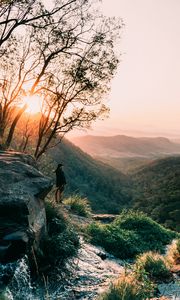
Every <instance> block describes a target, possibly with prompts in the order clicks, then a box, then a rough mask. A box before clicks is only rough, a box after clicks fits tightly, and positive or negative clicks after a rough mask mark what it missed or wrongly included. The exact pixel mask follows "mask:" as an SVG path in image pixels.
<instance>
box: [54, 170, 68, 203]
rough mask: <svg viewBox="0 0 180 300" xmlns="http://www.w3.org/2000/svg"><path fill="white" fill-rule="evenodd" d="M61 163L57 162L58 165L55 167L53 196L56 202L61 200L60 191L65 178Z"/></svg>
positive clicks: (61, 191)
mask: <svg viewBox="0 0 180 300" xmlns="http://www.w3.org/2000/svg"><path fill="white" fill-rule="evenodd" d="M62 167H63V165H62V164H58V167H57V169H56V171H55V172H56V187H57V189H56V193H55V198H56V202H57V203H61V202H62V193H63V191H64V186H65V185H66V178H65V175H64V172H63V170H62Z"/></svg>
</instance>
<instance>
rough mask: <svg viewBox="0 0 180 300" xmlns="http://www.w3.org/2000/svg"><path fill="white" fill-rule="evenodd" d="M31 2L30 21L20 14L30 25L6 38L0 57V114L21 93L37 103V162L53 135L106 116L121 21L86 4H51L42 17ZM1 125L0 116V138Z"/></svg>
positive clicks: (19, 98) (79, 0)
mask: <svg viewBox="0 0 180 300" xmlns="http://www.w3.org/2000/svg"><path fill="white" fill-rule="evenodd" d="M28 2H29V1H28ZM36 2H37V1H35V0H34V1H32V8H31V7H29V11H30V13H31V15H33V18H34V19H33V20H31V19H32V18H30V17H29V16H28V17H27V16H25V17H24V14H23V20H24V23H25V24H26V25H28V24H31V25H30V26H26V28H25V29H24V30H25V31H24V32H23V34H22V33H20V32H19V31H17V33H16V35H14V34H12V35H11V37H10V38H9V40H8V42H7V44H9V47H8V49H7V48H5V50H4V53H3V63H2V62H1V65H2V68H1V70H4V74H3V77H2V79H0V82H1V92H2V95H1V99H2V100H1V107H0V108H1V114H0V116H1V115H2V116H3V115H5V113H4V111H8V114H10V112H12V108H13V109H14V106H15V105H17V103H21V102H22V103H23V101H22V99H23V94H24V95H25V94H26V95H27V94H28V95H29V96H32V95H39V96H40V97H41V98H42V99H43V101H44V105H43V111H42V114H41V117H40V119H39V130H38V134H37V142H36V149H35V157H36V158H39V157H40V156H41V155H42V154H43V153H44V152H45V151H46V149H47V148H48V146H49V145H50V144H52V141H53V139H54V137H56V135H57V134H60V135H61V136H62V135H64V134H65V133H67V132H68V131H70V130H72V129H73V128H74V127H87V126H89V125H90V124H91V122H92V121H94V120H96V119H97V118H99V117H100V116H102V115H103V114H104V113H105V112H107V107H106V106H105V105H104V104H103V99H104V97H105V94H106V93H107V91H108V89H109V83H110V80H111V79H112V77H113V75H114V72H115V70H116V68H117V65H118V59H117V56H116V54H115V51H114V46H115V41H116V39H117V37H118V35H119V31H120V28H121V26H122V21H121V20H115V19H112V18H105V17H104V16H102V15H101V14H99V13H98V11H97V10H96V5H95V4H94V5H92V1H88V0H77V1H67V0H66V1H56V5H55V8H54V9H53V10H51V13H50V12H48V13H46V9H45V8H44V7H43V5H42V3H41V4H40V2H39V1H38V2H37V4H38V5H37V7H38V8H37V9H36V10H35V9H34V4H35V3H36ZM15 3H16V5H17V2H16V1H15ZM18 3H19V2H18ZM25 4H27V1H25V2H24V5H25ZM20 7H21V5H20ZM22 7H23V5H22ZM39 7H40V8H41V10H42V11H41V10H40V8H39ZM32 11H33V13H32ZM42 12H44V17H42V15H43V14H42ZM28 13H29V12H28ZM26 14H27V12H26ZM36 16H37V18H36ZM39 16H41V18H40V17H39ZM42 18H43V22H42ZM27 20H28V21H27ZM39 20H41V21H39ZM0 25H1V22H0ZM2 37H3V35H2ZM22 40H23V46H22ZM3 48H4V47H3ZM11 48H13V51H12V50H11ZM12 52H13V55H12ZM14 58H16V59H15V61H14ZM10 69H11V71H10ZM12 74H13V75H12ZM9 77H11V78H9ZM7 106H8V109H7ZM24 109H25V107H23V108H21V112H22V113H23V111H24ZM21 112H18V116H21ZM3 113H4V114H3ZM18 116H17V115H16V117H17V118H16V117H15V118H16V120H17V119H18ZM15 118H14V120H15ZM5 119H6V123H8V122H9V121H8V118H5ZM10 119H11V118H10ZM17 121H18V120H17ZM3 122H4V121H3ZM1 123H2V122H1V118H0V132H3V134H4V131H3V126H1ZM4 124H5V122H4ZM16 124H17V122H16ZM16 124H15V126H14V123H13V122H12V121H11V124H9V126H10V130H9V135H8V138H7V139H6V146H9V145H10V143H11V140H12V137H13V133H14V129H15V127H16ZM6 127H7V124H6ZM3 134H1V136H2V137H3Z"/></svg>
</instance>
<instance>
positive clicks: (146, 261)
mask: <svg viewBox="0 0 180 300" xmlns="http://www.w3.org/2000/svg"><path fill="white" fill-rule="evenodd" d="M143 272H145V273H146V274H147V276H148V277H149V278H150V279H151V280H153V281H157V282H163V281H167V280H169V279H171V278H172V274H171V272H170V270H169V267H168V265H167V262H166V261H165V259H164V257H163V256H161V255H160V254H158V253H153V252H147V253H144V254H142V255H140V256H139V257H138V258H137V260H136V263H135V273H136V275H137V277H138V278H139V279H141V274H142V273H143Z"/></svg>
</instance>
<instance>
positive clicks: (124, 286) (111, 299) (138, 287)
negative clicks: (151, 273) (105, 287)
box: [99, 275, 153, 300]
mask: <svg viewBox="0 0 180 300" xmlns="http://www.w3.org/2000/svg"><path fill="white" fill-rule="evenodd" d="M152 294H153V285H152V284H151V283H150V282H148V284H147V283H146V284H142V282H139V281H137V280H136V279H135V278H134V277H133V276H132V275H131V276H130V275H128V276H123V277H122V278H120V279H119V280H118V281H117V283H116V284H112V285H111V287H110V289H109V291H107V292H106V293H104V294H103V295H102V296H101V297H100V299H99V300H122V299H123V300H144V299H146V298H148V299H149V297H150V296H152Z"/></svg>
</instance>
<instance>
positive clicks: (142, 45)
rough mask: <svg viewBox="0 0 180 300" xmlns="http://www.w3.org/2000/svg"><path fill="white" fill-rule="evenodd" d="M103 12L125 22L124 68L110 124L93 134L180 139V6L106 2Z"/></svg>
mask: <svg viewBox="0 0 180 300" xmlns="http://www.w3.org/2000/svg"><path fill="white" fill-rule="evenodd" d="M103 9H104V13H105V14H106V15H111V16H113V15H116V16H120V17H122V18H123V20H124V23H125V28H124V30H123V34H122V38H121V44H120V49H121V53H122V57H121V59H122V62H121V64H120V66H119V69H118V72H117V75H116V77H115V78H114V80H113V82H112V91H111V94H110V95H109V106H110V108H111V115H110V118H109V119H108V120H105V121H103V122H97V123H96V124H95V125H94V126H93V127H94V130H93V131H91V132H88V133H90V134H103V135H106V134H107V135H112V134H118V133H122V132H124V130H128V131H129V133H132V134H135V135H145V134H146V135H151V134H152V135H166V136H170V135H171V134H172V135H174V136H180V0H111V1H110V0H103ZM137 132H141V133H142V134H141V133H139V134H138V133H137Z"/></svg>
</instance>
